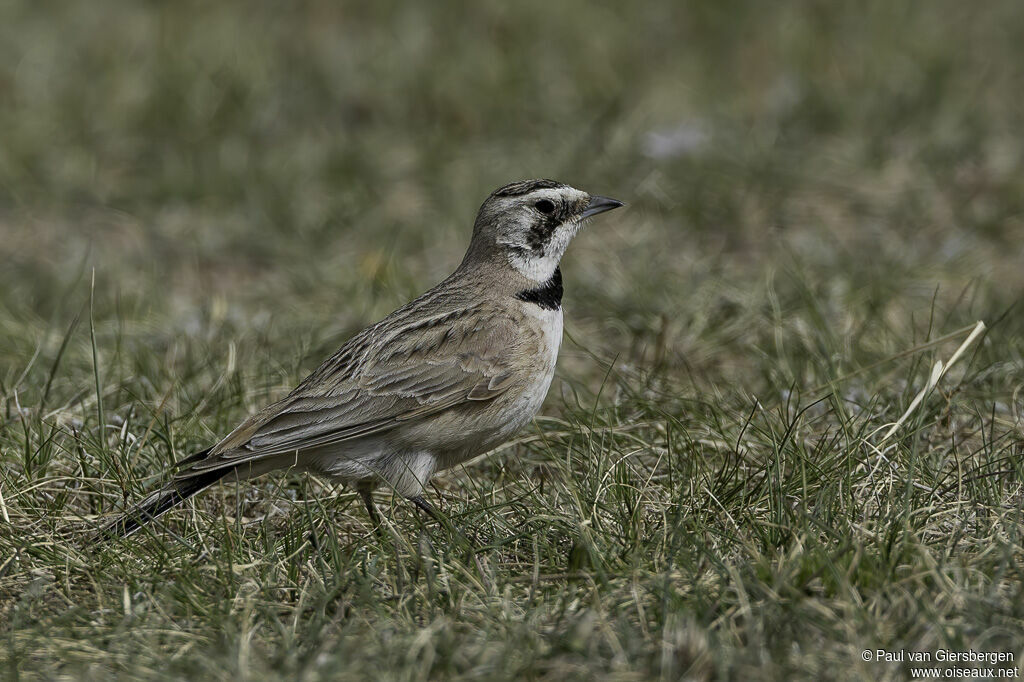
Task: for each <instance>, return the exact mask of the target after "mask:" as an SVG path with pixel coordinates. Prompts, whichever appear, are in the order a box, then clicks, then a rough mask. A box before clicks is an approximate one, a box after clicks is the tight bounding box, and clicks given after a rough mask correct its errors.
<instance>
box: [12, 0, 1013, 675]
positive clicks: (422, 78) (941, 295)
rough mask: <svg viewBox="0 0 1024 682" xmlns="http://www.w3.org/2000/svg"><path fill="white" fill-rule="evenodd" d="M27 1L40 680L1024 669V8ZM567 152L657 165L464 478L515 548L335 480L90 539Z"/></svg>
mask: <svg viewBox="0 0 1024 682" xmlns="http://www.w3.org/2000/svg"><path fill="white" fill-rule="evenodd" d="M3 14H4V21H0V129H2V130H3V131H4V133H3V136H2V139H0V236H2V237H3V238H2V239H0V261H2V262H3V263H4V267H3V268H0V399H2V405H0V462H2V466H0V496H2V497H0V640H2V645H0V677H2V678H5V679H12V680H14V679H29V680H31V679H101V678H102V679H107V678H109V677H111V676H112V675H113V676H118V677H124V678H150V679H162V678H175V679H202V678H213V679H238V678H245V679H254V680H258V679H278V678H286V679H305V680H317V679H365V678H367V677H370V678H378V677H380V678H388V679H439V678H446V677H455V678H487V679H593V678H614V679H646V678H665V679H678V678H688V679H698V680H701V679H739V680H746V679H864V678H871V679H878V680H890V679H907V678H908V677H910V676H911V674H912V669H911V664H910V663H906V662H904V663H886V662H882V661H874V660H872V661H863V660H862V658H861V652H862V651H863V650H865V649H868V650H872V651H873V650H875V649H884V650H890V651H899V650H907V651H929V652H934V651H936V650H938V649H950V650H954V651H966V650H969V649H972V650H975V651H988V652H996V651H1003V652H1010V653H1012V654H1013V655H1014V656H1015V665H1017V666H1018V667H1019V664H1020V661H1021V659H1022V657H1024V638H1022V637H1021V632H1022V631H1024V593H1022V585H1024V583H1022V577H1024V576H1022V572H1021V571H1022V569H1021V566H1022V565H1024V537H1022V531H1024V513H1022V511H1021V502H1022V481H1024V458H1022V455H1024V425H1022V421H1021V412H1022V410H1024V402H1022V396H1021V389H1020V387H1021V385H1022V379H1024V316H1022V315H1021V310H1020V306H1019V298H1020V292H1021V291H1022V290H1024V289H1022V287H1024V270H1022V268H1021V257H1020V254H1021V249H1020V244H1021V242H1022V238H1024V220H1022V216H1024V199H1022V197H1024V173H1022V170H1024V145H1022V142H1021V139H1020V135H1019V131H1020V130H1021V128H1022V126H1024V111H1022V110H1021V108H1020V106H1019V97H1018V96H1017V92H1018V90H1019V87H1018V86H1019V83H1020V82H1021V78H1022V77H1024V59H1022V58H1021V56H1022V55H1021V49H1020V47H1019V45H1020V43H1019V40H1018V36H1017V33H1018V32H1017V31H1016V30H1015V29H1014V27H1016V26H1019V25H1020V22H1021V20H1022V19H1024V16H1022V9H1021V7H1020V6H1019V4H1018V3H1013V2H998V3H990V4H988V5H986V6H985V7H984V8H975V7H973V6H967V5H963V4H962V3H954V2H937V3H930V4H928V5H927V6H925V5H921V4H913V3H891V2H890V3H881V2H879V3H863V4H860V5H858V6H856V7H854V6H852V5H851V6H849V7H838V6H831V5H826V4H822V3H812V2H807V3H798V4H794V5H790V6H788V7H771V8H769V7H764V6H762V5H761V4H760V3H754V2H741V1H735V2H727V3H689V4H685V5H684V4H681V3H669V2H665V3H648V4H646V5H643V6H641V7H635V8H631V9H628V10H627V9H625V8H624V6H622V7H620V6H619V5H612V4H607V3H601V4H587V5H585V6H584V5H583V4H581V3H562V4H557V5H555V4H552V3H536V2H528V3H525V4H523V3H516V4H514V5H509V6H497V5H494V6H489V7H485V6H481V7H476V8H475V9H472V10H467V9H466V8H465V7H463V6H461V5H457V4H456V3H434V4H431V5H430V6H429V9H428V7H427V6H423V7H411V6H397V5H392V4H391V3H383V4H377V5H372V6H357V5H355V4H351V5H350V6H346V5H337V4H335V3H322V2H307V3H301V4H296V5H291V6H288V7H285V6H279V5H274V4H271V3H257V4H244V5H243V4H242V3H235V2H224V3H217V4H216V5H212V6H211V5H208V4H202V3H178V4H175V5H152V4H146V5H138V4H134V3H123V2H109V3H105V4H104V5H103V7H102V8H101V7H99V6H92V5H90V6H88V7H87V6H85V5H81V6H79V5H74V4H69V5H59V6H54V5H46V6H44V5H40V4H36V3H28V2H10V3H7V4H6V5H5V6H4V8H3ZM535 176H548V177H556V178H559V179H563V180H565V181H567V182H570V183H573V184H575V185H577V186H580V187H583V188H584V189H588V190H591V191H594V192H597V193H601V194H607V195H611V196H615V197H618V198H621V199H623V200H625V201H626V202H627V203H628V204H629V206H628V208H627V209H623V210H620V211H616V212H615V213H613V214H610V215H609V216H608V217H607V218H606V219H604V220H603V221H601V222H599V223H598V222H595V223H594V225H593V226H592V228H591V229H590V230H588V231H587V232H585V233H584V234H582V235H581V236H580V237H579V238H578V239H577V240H576V242H575V243H574V244H573V246H572V248H571V249H570V252H569V254H568V256H567V258H566V261H565V264H564V270H565V278H566V288H567V293H566V300H565V307H566V314H567V337H566V339H565V342H564V344H563V350H562V355H561V357H560V361H559V363H560V364H559V371H558V377H557V378H556V381H555V383H554V385H553V387H552V390H551V393H550V395H549V397H548V400H547V403H546V405H545V408H544V410H543V412H542V416H540V417H539V418H538V419H537V420H536V423H535V424H534V425H532V426H531V427H530V428H529V429H528V430H526V431H525V432H524V433H523V434H521V436H520V437H519V438H518V439H517V440H516V441H514V442H512V443H509V444H508V445H506V446H505V447H503V448H501V450H500V451H499V452H498V453H496V454H495V455H494V456H491V457H489V458H485V459H479V460H477V461H474V462H472V463H470V464H468V465H466V466H465V467H462V468H460V469H458V470H454V471H451V472H448V473H446V474H445V475H443V476H441V477H440V478H439V479H438V480H437V482H436V486H434V488H433V489H432V490H431V491H430V495H429V497H430V498H431V499H432V500H433V501H434V502H435V504H436V505H437V506H439V508H440V509H441V510H442V511H443V513H444V514H446V515H447V516H448V517H449V518H450V519H451V520H452V521H453V522H454V523H455V524H457V525H458V526H459V527H462V528H465V529H467V531H469V533H470V534H471V535H473V536H474V538H475V541H476V549H475V551H473V552H467V548H466V546H465V544H464V543H462V542H461V541H460V539H459V538H458V537H457V536H455V535H453V534H452V533H451V532H449V530H447V529H445V528H443V527H438V526H437V525H436V524H433V523H425V522H424V521H423V519H422V518H420V517H419V516H418V515H417V514H415V513H414V510H413V509H411V508H410V506H409V505H407V504H404V503H402V502H401V501H394V500H391V499H390V498H389V497H388V496H387V495H381V496H380V497H379V498H378V504H379V505H381V506H382V507H383V508H385V509H387V510H388V516H389V518H390V530H389V532H388V533H387V534H385V535H377V534H375V533H374V532H373V531H372V529H371V528H370V526H369V524H368V521H367V518H366V516H365V513H364V511H363V510H362V508H361V504H360V503H359V500H358V497H357V496H356V495H355V493H353V492H351V491H348V490H344V489H337V488H333V487H331V486H330V485H329V484H328V483H327V482H326V481H323V480H319V479H316V478H311V477H305V476H295V475H291V476H287V475H282V476H276V477H266V478H264V479H260V480H259V481H257V482H256V483H255V484H253V485H246V486H242V487H239V488H235V487H232V486H226V485H225V486H218V487H217V488H215V489H212V490H210V491H208V492H207V493H204V494H203V495H201V496H199V497H198V498H196V499H195V501H194V502H193V503H190V504H189V505H188V506H187V508H184V509H181V510H179V511H176V512H173V513H170V514H168V515H167V516H165V517H164V518H163V519H161V521H160V523H158V524H156V525H155V526H154V527H153V528H152V532H148V533H140V534H139V535H138V536H136V537H134V538H131V539H130V540H128V541H124V542H114V543H108V544H104V545H97V544H95V543H92V542H90V541H89V535H90V534H89V529H91V528H95V527H96V525H97V524H98V523H100V522H101V520H102V519H105V518H107V517H108V516H109V515H110V514H112V513H114V512H115V511H116V510H117V509H119V508H121V507H122V506H123V505H124V504H126V503H128V502H130V501H132V500H134V499H137V498H138V497H140V496H141V495H143V494H144V493H145V492H147V491H149V490H152V489H153V488H154V487H156V486H158V485H160V483H161V481H163V480H164V477H165V475H166V471H167V469H168V467H169V466H170V464H171V463H172V462H173V461H175V460H176V459H180V458H181V457H183V456H185V455H187V454H189V453H191V452H193V451H194V450H196V449H198V448H201V447H204V446H206V445H208V444H209V443H210V442H211V441H213V440H215V439H217V438H218V437H219V436H221V435H223V434H225V433H226V432H227V431H228V430H230V429H231V428H232V427H233V426H234V425H235V424H236V423H237V422H238V421H240V420H241V419H243V418H244V417H245V416H246V415H247V414H249V413H250V412H252V411H253V410H255V409H258V408H259V407H261V406H262V405H264V404H266V403H267V402H269V401H271V400H273V399H274V398H275V397H278V396H280V395H282V394H283V393H284V392H286V391H287V390H288V389H289V388H290V387H291V386H293V385H294V384H295V383H296V382H297V381H298V380H299V379H301V378H302V376H303V375H304V373H305V372H307V371H309V370H311V369H312V368H313V367H315V366H316V365H317V364H318V363H319V362H320V361H321V360H322V359H323V358H324V357H326V356H327V355H328V354H329V353H330V352H331V351H332V350H333V349H334V348H335V347H337V346H338V345H339V344H340V343H341V342H342V341H344V339H345V338H347V337H348V336H349V335H350V334H351V333H353V332H355V331H356V330H358V329H359V328H361V327H362V326H363V325H365V324H367V323H370V322H372V321H374V320H376V319H379V318H380V317H381V316H383V315H384V314H386V313H387V312H389V311H390V310H392V309H393V308H394V307H397V306H398V305H400V304H401V303H403V302H404V301H406V300H409V299H410V298H412V297H413V296H415V295H416V294H418V293H419V292H421V291H422V290H424V289H425V288H427V287H429V286H430V285H432V284H433V283H434V282H436V281H438V280H439V279H440V278H441V277H443V276H444V275H446V274H447V273H448V272H449V271H450V270H451V269H452V268H453V267H454V266H455V265H456V264H457V262H458V261H459V259H460V258H461V256H462V249H463V248H464V245H465V243H466V240H467V238H468V232H469V228H470V224H471V220H472V216H473V214H474V211H475V209H476V207H477V205H478V204H479V202H480V201H481V200H482V199H483V197H484V196H486V194H487V193H488V192H489V191H490V190H491V189H493V188H494V187H497V186H498V185H501V184H503V183H505V182H507V181H509V180H512V179H519V178H524V177H535ZM978 320H983V321H984V322H985V323H986V325H987V330H986V332H985V334H984V335H983V336H981V337H980V338H977V339H976V340H975V341H974V342H973V343H972V344H971V345H970V346H969V347H967V348H966V350H965V352H964V353H963V355H962V356H961V357H960V359H959V360H958V362H957V363H956V364H954V365H952V367H950V368H949V369H948V372H947V373H946V374H945V376H943V377H942V379H941V380H940V381H939V382H938V384H937V385H936V386H934V388H933V389H931V390H928V391H927V392H926V395H925V397H924V398H923V399H922V400H921V402H920V404H919V405H918V406H917V407H916V408H915V409H914V410H913V411H911V412H910V414H909V415H908V416H907V418H906V420H905V421H903V423H902V424H901V425H900V427H899V429H898V430H897V431H896V432H895V433H894V434H893V435H892V436H891V437H890V438H888V439H884V438H883V436H884V434H885V432H886V430H887V429H888V428H889V427H890V426H891V425H892V424H894V423H895V422H897V420H898V419H899V418H900V417H901V415H903V414H904V412H905V411H906V410H907V408H908V406H910V405H911V404H912V402H913V401H914V399H915V396H917V395H918V393H920V392H921V391H922V390H923V389H926V388H927V387H928V385H929V377H930V376H931V375H932V368H933V366H934V365H935V363H936V362H937V361H940V360H941V361H943V362H946V361H948V360H949V359H950V358H951V356H952V355H953V354H954V352H955V351H956V349H957V348H958V346H960V344H961V343H962V342H963V341H964V340H965V339H966V338H967V335H968V333H969V332H970V330H971V328H972V327H973V325H974V324H975V322H976V321H978ZM982 667H985V666H982ZM997 667H998V666H997ZM1002 667H1005V665H1004V666H1002Z"/></svg>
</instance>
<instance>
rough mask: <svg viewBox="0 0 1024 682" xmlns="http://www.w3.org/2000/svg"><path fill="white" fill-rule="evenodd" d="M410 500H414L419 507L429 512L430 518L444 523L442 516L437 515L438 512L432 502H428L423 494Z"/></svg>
mask: <svg viewBox="0 0 1024 682" xmlns="http://www.w3.org/2000/svg"><path fill="white" fill-rule="evenodd" d="M409 501H410V502H412V503H413V504H415V505H416V506H417V507H419V508H420V509H422V510H423V511H425V512H426V513H427V516H429V517H430V518H432V519H434V520H435V521H437V522H438V523H440V524H441V525H444V521H442V520H441V517H439V516H438V515H437V512H436V511H434V507H433V506H431V504H430V503H429V502H427V501H426V500H425V499H423V496H422V495H417V496H416V497H410V498H409Z"/></svg>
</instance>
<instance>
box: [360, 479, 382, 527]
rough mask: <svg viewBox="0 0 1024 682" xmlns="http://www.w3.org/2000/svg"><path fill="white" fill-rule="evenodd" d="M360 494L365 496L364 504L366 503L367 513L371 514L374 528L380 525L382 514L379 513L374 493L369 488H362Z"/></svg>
mask: <svg viewBox="0 0 1024 682" xmlns="http://www.w3.org/2000/svg"><path fill="white" fill-rule="evenodd" d="M359 496H360V497H362V498H363V504H365V505H366V513H367V514H369V515H370V522H371V523H373V527H374V528H379V527H380V523H381V520H380V514H378V513H377V506H376V505H375V504H374V503H373V495H372V494H371V493H370V489H369V488H360V489H359Z"/></svg>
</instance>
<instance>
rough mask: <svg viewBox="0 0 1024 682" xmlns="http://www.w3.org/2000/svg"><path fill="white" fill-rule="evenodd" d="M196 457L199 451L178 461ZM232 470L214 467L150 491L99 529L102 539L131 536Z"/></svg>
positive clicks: (99, 537)
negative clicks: (146, 495) (150, 492)
mask: <svg viewBox="0 0 1024 682" xmlns="http://www.w3.org/2000/svg"><path fill="white" fill-rule="evenodd" d="M201 454H204V455H205V453H201ZM194 459H195V455H193V456H192V457H189V458H188V459H186V460H183V461H182V462H179V463H178V464H179V465H181V464H188V463H190V462H191V461H194ZM232 471H233V469H232V468H224V469H213V470H210V471H206V472H203V473H201V474H195V475H192V476H189V477H187V478H181V479H176V480H174V481H171V482H170V483H169V484H168V485H166V486H164V487H163V488H161V489H160V490H158V491H156V492H155V493H153V494H152V495H149V496H148V497H146V498H145V499H143V500H142V501H141V502H137V503H136V504H134V505H132V507H131V508H130V509H128V510H127V511H125V512H124V513H123V514H122V515H121V516H119V517H118V518H117V519H116V520H114V521H113V522H111V523H109V524H108V525H106V526H105V527H104V528H103V530H101V531H100V532H99V535H98V539H109V538H116V537H128V536H129V535H131V534H132V533H134V532H135V531H137V530H139V529H140V528H142V527H143V526H144V525H146V524H147V523H149V522H150V521H152V520H153V519H155V518H156V517H158V516H160V515H161V514H163V513H164V512H166V511H167V510H169V509H171V508H172V507H174V506H176V505H178V504H180V503H182V502H184V501H185V500H187V499H188V498H190V497H192V496H193V495H195V494H196V493H198V492H199V491H201V490H203V489H205V488H208V487H210V486H211V485H213V484H214V483H216V482H217V481H219V480H220V479H222V478H224V477H225V476H226V475H228V474H229V473H231V472H232Z"/></svg>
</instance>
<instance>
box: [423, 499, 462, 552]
mask: <svg viewBox="0 0 1024 682" xmlns="http://www.w3.org/2000/svg"><path fill="white" fill-rule="evenodd" d="M409 501H410V502H412V503H413V504H414V505H416V506H417V507H418V508H419V509H421V510H423V511H424V512H426V514H427V516H429V517H430V518H432V519H434V520H435V521H437V522H438V523H439V524H441V525H442V526H443V527H445V528H447V529H448V530H449V531H450V532H453V533H455V534H456V535H458V536H459V537H460V538H462V540H463V542H465V543H466V546H467V547H469V549H470V552H471V553H472V552H475V551H476V543H475V542H473V541H472V540H470V539H469V536H467V535H466V534H465V533H463V532H462V529H461V528H459V527H458V526H456V525H455V524H454V523H452V520H451V519H449V518H448V517H442V516H441V515H440V514H438V513H437V510H436V509H434V506H433V505H432V504H430V503H429V502H427V501H426V500H425V499H423V496H422V495H417V496H416V497H410V498H409Z"/></svg>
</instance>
